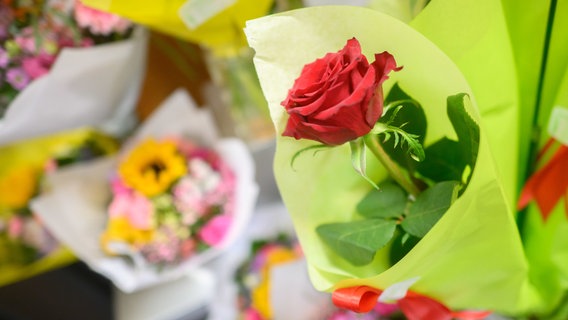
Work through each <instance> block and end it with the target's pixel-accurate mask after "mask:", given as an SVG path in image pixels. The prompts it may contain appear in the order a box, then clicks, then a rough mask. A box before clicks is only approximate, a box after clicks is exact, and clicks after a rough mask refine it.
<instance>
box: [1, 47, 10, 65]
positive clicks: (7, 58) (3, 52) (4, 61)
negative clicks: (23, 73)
mask: <svg viewBox="0 0 568 320" xmlns="http://www.w3.org/2000/svg"><path fill="white" fill-rule="evenodd" d="M8 63H10V56H8V52H7V51H6V50H4V48H0V68H3V69H5V68H6V67H7V66H8Z"/></svg>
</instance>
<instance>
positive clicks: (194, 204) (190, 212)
mask: <svg viewBox="0 0 568 320" xmlns="http://www.w3.org/2000/svg"><path fill="white" fill-rule="evenodd" d="M173 194H174V199H175V200H174V203H175V206H176V208H177V209H178V210H179V211H180V212H181V214H182V222H183V224H185V225H190V224H192V223H194V222H195V221H196V220H197V219H198V218H199V217H201V216H203V215H204V214H205V213H206V212H207V209H208V206H207V204H206V203H205V201H203V196H204V195H203V192H202V191H201V189H200V188H199V185H198V182H197V181H195V179H193V178H192V177H189V176H185V177H183V178H182V179H181V180H180V181H179V182H178V183H177V184H176V186H175V187H174V189H173Z"/></svg>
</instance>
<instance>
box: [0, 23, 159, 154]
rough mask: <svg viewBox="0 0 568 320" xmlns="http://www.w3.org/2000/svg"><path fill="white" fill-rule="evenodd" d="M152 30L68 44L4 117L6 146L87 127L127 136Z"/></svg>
mask: <svg viewBox="0 0 568 320" xmlns="http://www.w3.org/2000/svg"><path fill="white" fill-rule="evenodd" d="M147 38H148V35H147V31H146V30H145V29H143V28H142V27H136V29H135V30H134V33H133V35H132V36H131V37H130V38H129V39H126V40H122V41H117V42H112V43H107V44H101V45H97V46H93V47H89V48H64V49H63V50H62V51H61V53H60V54H59V56H58V57H57V60H56V62H55V64H54V65H53V67H52V68H51V70H50V72H49V73H48V74H47V75H45V76H43V77H41V78H39V79H36V80H35V81H33V82H32V83H30V85H29V86H27V87H26V88H25V89H24V90H23V91H21V92H20V93H19V94H18V95H17V96H16V98H15V99H14V100H13V101H12V103H11V104H10V106H9V107H8V110H7V112H6V113H5V115H4V117H3V118H1V119H0V145H4V144H9V143H11V142H15V141H18V140H23V139H29V138H33V137H37V136H40V135H46V134H50V133H55V132H59V131H63V130H69V129H73V128H78V127H83V126H99V127H101V128H102V129H103V130H105V131H107V132H108V133H111V134H121V133H123V132H124V129H126V127H128V126H129V125H132V124H133V120H134V118H133V110H134V108H135V106H136V102H137V100H138V94H139V91H140V88H141V85H142V80H143V78H144V74H145V67H146V65H145V63H146V44H147Z"/></svg>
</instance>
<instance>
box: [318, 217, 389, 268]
mask: <svg viewBox="0 0 568 320" xmlns="http://www.w3.org/2000/svg"><path fill="white" fill-rule="evenodd" d="M395 228H396V221H393V220H385V219H368V220H361V221H352V222H342V223H330V224H323V225H320V226H318V227H317V229H316V232H317V233H318V235H319V236H320V237H321V238H322V240H323V241H324V242H325V243H326V244H327V245H328V246H329V247H330V248H332V249H333V250H334V252H335V253H336V254H338V255H339V256H341V257H342V258H344V259H345V260H347V261H349V262H350V263H352V264H353V265H356V266H362V265H366V264H369V263H370V262H371V261H373V258H374V257H375V253H376V252H377V251H378V250H379V249H381V248H382V247H384V246H385V245H386V244H387V243H388V242H389V241H390V239H391V238H392V236H393V234H394V230H395Z"/></svg>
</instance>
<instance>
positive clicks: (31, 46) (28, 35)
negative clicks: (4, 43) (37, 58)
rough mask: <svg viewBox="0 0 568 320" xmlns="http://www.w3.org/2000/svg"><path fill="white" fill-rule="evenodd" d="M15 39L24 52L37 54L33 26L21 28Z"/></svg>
mask: <svg viewBox="0 0 568 320" xmlns="http://www.w3.org/2000/svg"><path fill="white" fill-rule="evenodd" d="M14 41H15V42H16V44H17V45H18V46H19V47H20V49H21V50H22V51H23V52H24V53H27V54H35V53H36V52H37V48H36V39H35V37H34V30H33V29H32V28H31V27H26V28H24V29H22V30H20V33H19V34H17V35H16V36H15V37H14Z"/></svg>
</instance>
